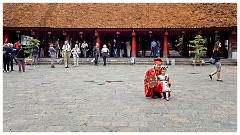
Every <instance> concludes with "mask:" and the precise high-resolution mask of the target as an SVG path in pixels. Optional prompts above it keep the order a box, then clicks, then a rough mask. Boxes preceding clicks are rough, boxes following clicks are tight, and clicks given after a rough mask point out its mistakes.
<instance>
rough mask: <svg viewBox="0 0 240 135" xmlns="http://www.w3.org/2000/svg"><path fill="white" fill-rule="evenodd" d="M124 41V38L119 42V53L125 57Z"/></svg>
mask: <svg viewBox="0 0 240 135" xmlns="http://www.w3.org/2000/svg"><path fill="white" fill-rule="evenodd" d="M124 46H125V45H124V41H123V40H122V41H121V43H119V55H120V58H122V57H123V54H124Z"/></svg>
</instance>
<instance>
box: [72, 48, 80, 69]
mask: <svg viewBox="0 0 240 135" xmlns="http://www.w3.org/2000/svg"><path fill="white" fill-rule="evenodd" d="M71 52H72V54H73V62H74V67H76V66H77V67H78V60H79V54H80V53H81V52H80V49H79V47H78V44H75V47H74V48H73V49H72V50H71Z"/></svg>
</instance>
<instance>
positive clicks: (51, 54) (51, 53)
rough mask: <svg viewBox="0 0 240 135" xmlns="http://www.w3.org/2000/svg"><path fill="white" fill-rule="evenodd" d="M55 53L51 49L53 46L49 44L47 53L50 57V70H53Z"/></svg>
mask: <svg viewBox="0 0 240 135" xmlns="http://www.w3.org/2000/svg"><path fill="white" fill-rule="evenodd" d="M55 52H56V50H55V49H54V48H53V44H52V43H51V44H50V47H49V53H50V57H51V68H55V67H54V58H55Z"/></svg>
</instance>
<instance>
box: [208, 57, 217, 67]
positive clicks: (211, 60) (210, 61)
mask: <svg viewBox="0 0 240 135" xmlns="http://www.w3.org/2000/svg"><path fill="white" fill-rule="evenodd" d="M208 62H209V63H210V64H213V65H214V64H215V63H216V60H215V59H214V58H212V57H211V58H210V59H209V61H208Z"/></svg>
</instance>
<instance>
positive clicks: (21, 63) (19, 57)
mask: <svg viewBox="0 0 240 135" xmlns="http://www.w3.org/2000/svg"><path fill="white" fill-rule="evenodd" d="M16 53H17V54H16V58H17V60H18V69H19V72H20V73H21V72H22V71H23V72H25V54H24V48H23V46H22V45H19V48H18V49H17V50H16Z"/></svg>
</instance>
